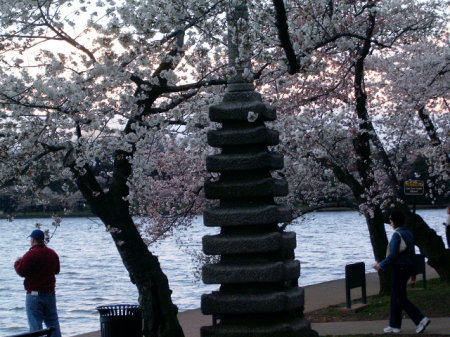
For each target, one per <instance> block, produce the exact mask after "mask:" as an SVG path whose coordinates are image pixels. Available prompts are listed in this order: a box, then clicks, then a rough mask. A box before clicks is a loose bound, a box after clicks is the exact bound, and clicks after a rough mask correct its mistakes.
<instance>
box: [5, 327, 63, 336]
mask: <svg viewBox="0 0 450 337" xmlns="http://www.w3.org/2000/svg"><path fill="white" fill-rule="evenodd" d="M53 330H55V329H54V328H50V329H44V330H39V331H35V332H25V333H21V334H18V335H14V336H9V337H51V335H52V332H53Z"/></svg>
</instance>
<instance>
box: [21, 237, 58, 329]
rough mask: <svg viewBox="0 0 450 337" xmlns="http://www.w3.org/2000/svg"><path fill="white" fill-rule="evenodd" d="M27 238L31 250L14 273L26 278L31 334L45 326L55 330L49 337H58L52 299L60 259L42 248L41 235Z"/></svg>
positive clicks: (55, 312)
mask: <svg viewBox="0 0 450 337" xmlns="http://www.w3.org/2000/svg"><path fill="white" fill-rule="evenodd" d="M29 237H30V243H31V248H30V250H29V251H28V252H27V253H26V254H25V255H24V256H23V257H21V258H18V259H17V261H16V262H15V263H14V269H15V270H16V272H17V274H19V276H21V277H24V278H25V280H24V282H23V284H24V287H25V290H26V293H27V294H26V300H25V308H26V313H27V317H28V324H29V326H30V332H35V331H39V330H42V323H43V322H44V323H45V325H46V326H47V328H53V329H54V331H53V334H52V337H61V329H60V326H59V320H58V313H57V310H56V296H55V284H56V278H55V275H56V274H59V271H60V264H59V257H58V254H56V252H55V251H54V250H52V249H50V248H48V247H47V246H46V245H45V234H44V232H43V231H41V230H39V229H35V230H34V231H33V232H31V234H30V236H29Z"/></svg>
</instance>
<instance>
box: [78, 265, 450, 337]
mask: <svg viewBox="0 0 450 337" xmlns="http://www.w3.org/2000/svg"><path fill="white" fill-rule="evenodd" d="M436 277H438V275H437V274H436V272H435V271H434V269H431V268H428V267H427V279H432V278H436ZM419 279H420V277H419ZM300 280H301V278H300ZM366 286H367V296H371V295H376V294H377V293H378V290H379V285H378V276H377V274H376V273H370V274H366ZM353 298H356V299H357V298H361V291H360V289H354V290H352V299H353ZM341 303H345V280H343V279H341V280H335V281H329V282H324V283H320V284H315V285H311V286H306V287H305V312H306V313H307V312H310V311H314V310H318V309H322V308H326V307H328V306H330V305H337V304H341ZM422 309H423V310H424V311H426V308H422ZM178 318H179V321H180V324H181V326H182V327H183V331H184V334H185V336H186V337H200V327H201V326H207V325H211V324H212V320H211V316H205V315H203V314H202V313H201V312H200V309H195V310H188V311H184V312H181V313H179V314H178ZM387 325H388V322H387V321H352V322H330V323H313V324H312V328H313V329H314V330H316V331H317V332H318V333H319V334H320V335H321V336H324V335H341V336H349V335H357V334H382V333H383V328H384V327H386V326H387ZM415 330H416V328H415V326H414V324H413V323H412V322H411V320H410V319H408V318H407V319H405V320H404V323H403V328H402V333H409V334H412V333H415ZM426 333H427V334H436V335H440V336H450V317H444V318H431V324H430V325H429V326H428V327H427V330H426ZM77 337H100V332H99V331H95V332H91V333H87V334H83V335H78V336H77Z"/></svg>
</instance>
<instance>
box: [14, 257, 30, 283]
mask: <svg viewBox="0 0 450 337" xmlns="http://www.w3.org/2000/svg"><path fill="white" fill-rule="evenodd" d="M14 269H15V270H16V273H17V274H19V276H22V277H26V276H27V275H28V274H29V273H30V270H31V257H30V254H29V253H26V254H25V255H24V256H23V257H21V258H18V259H17V260H16V262H15V263H14Z"/></svg>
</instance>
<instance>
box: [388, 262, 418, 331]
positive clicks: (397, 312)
mask: <svg viewBox="0 0 450 337" xmlns="http://www.w3.org/2000/svg"><path fill="white" fill-rule="evenodd" d="M412 274H413V266H412V265H393V266H392V289H391V314H390V319H389V326H391V327H392V328H398V329H400V328H401V327H402V310H404V311H405V312H406V313H407V314H408V316H409V317H410V318H411V320H412V321H413V322H414V324H415V325H417V324H419V322H420V321H421V320H422V318H423V317H424V316H423V314H422V313H421V312H420V310H419V309H417V307H416V306H415V305H414V304H412V303H411V302H410V301H409V300H408V297H407V295H406V284H407V283H408V280H409V278H410V277H411V276H412Z"/></svg>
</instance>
